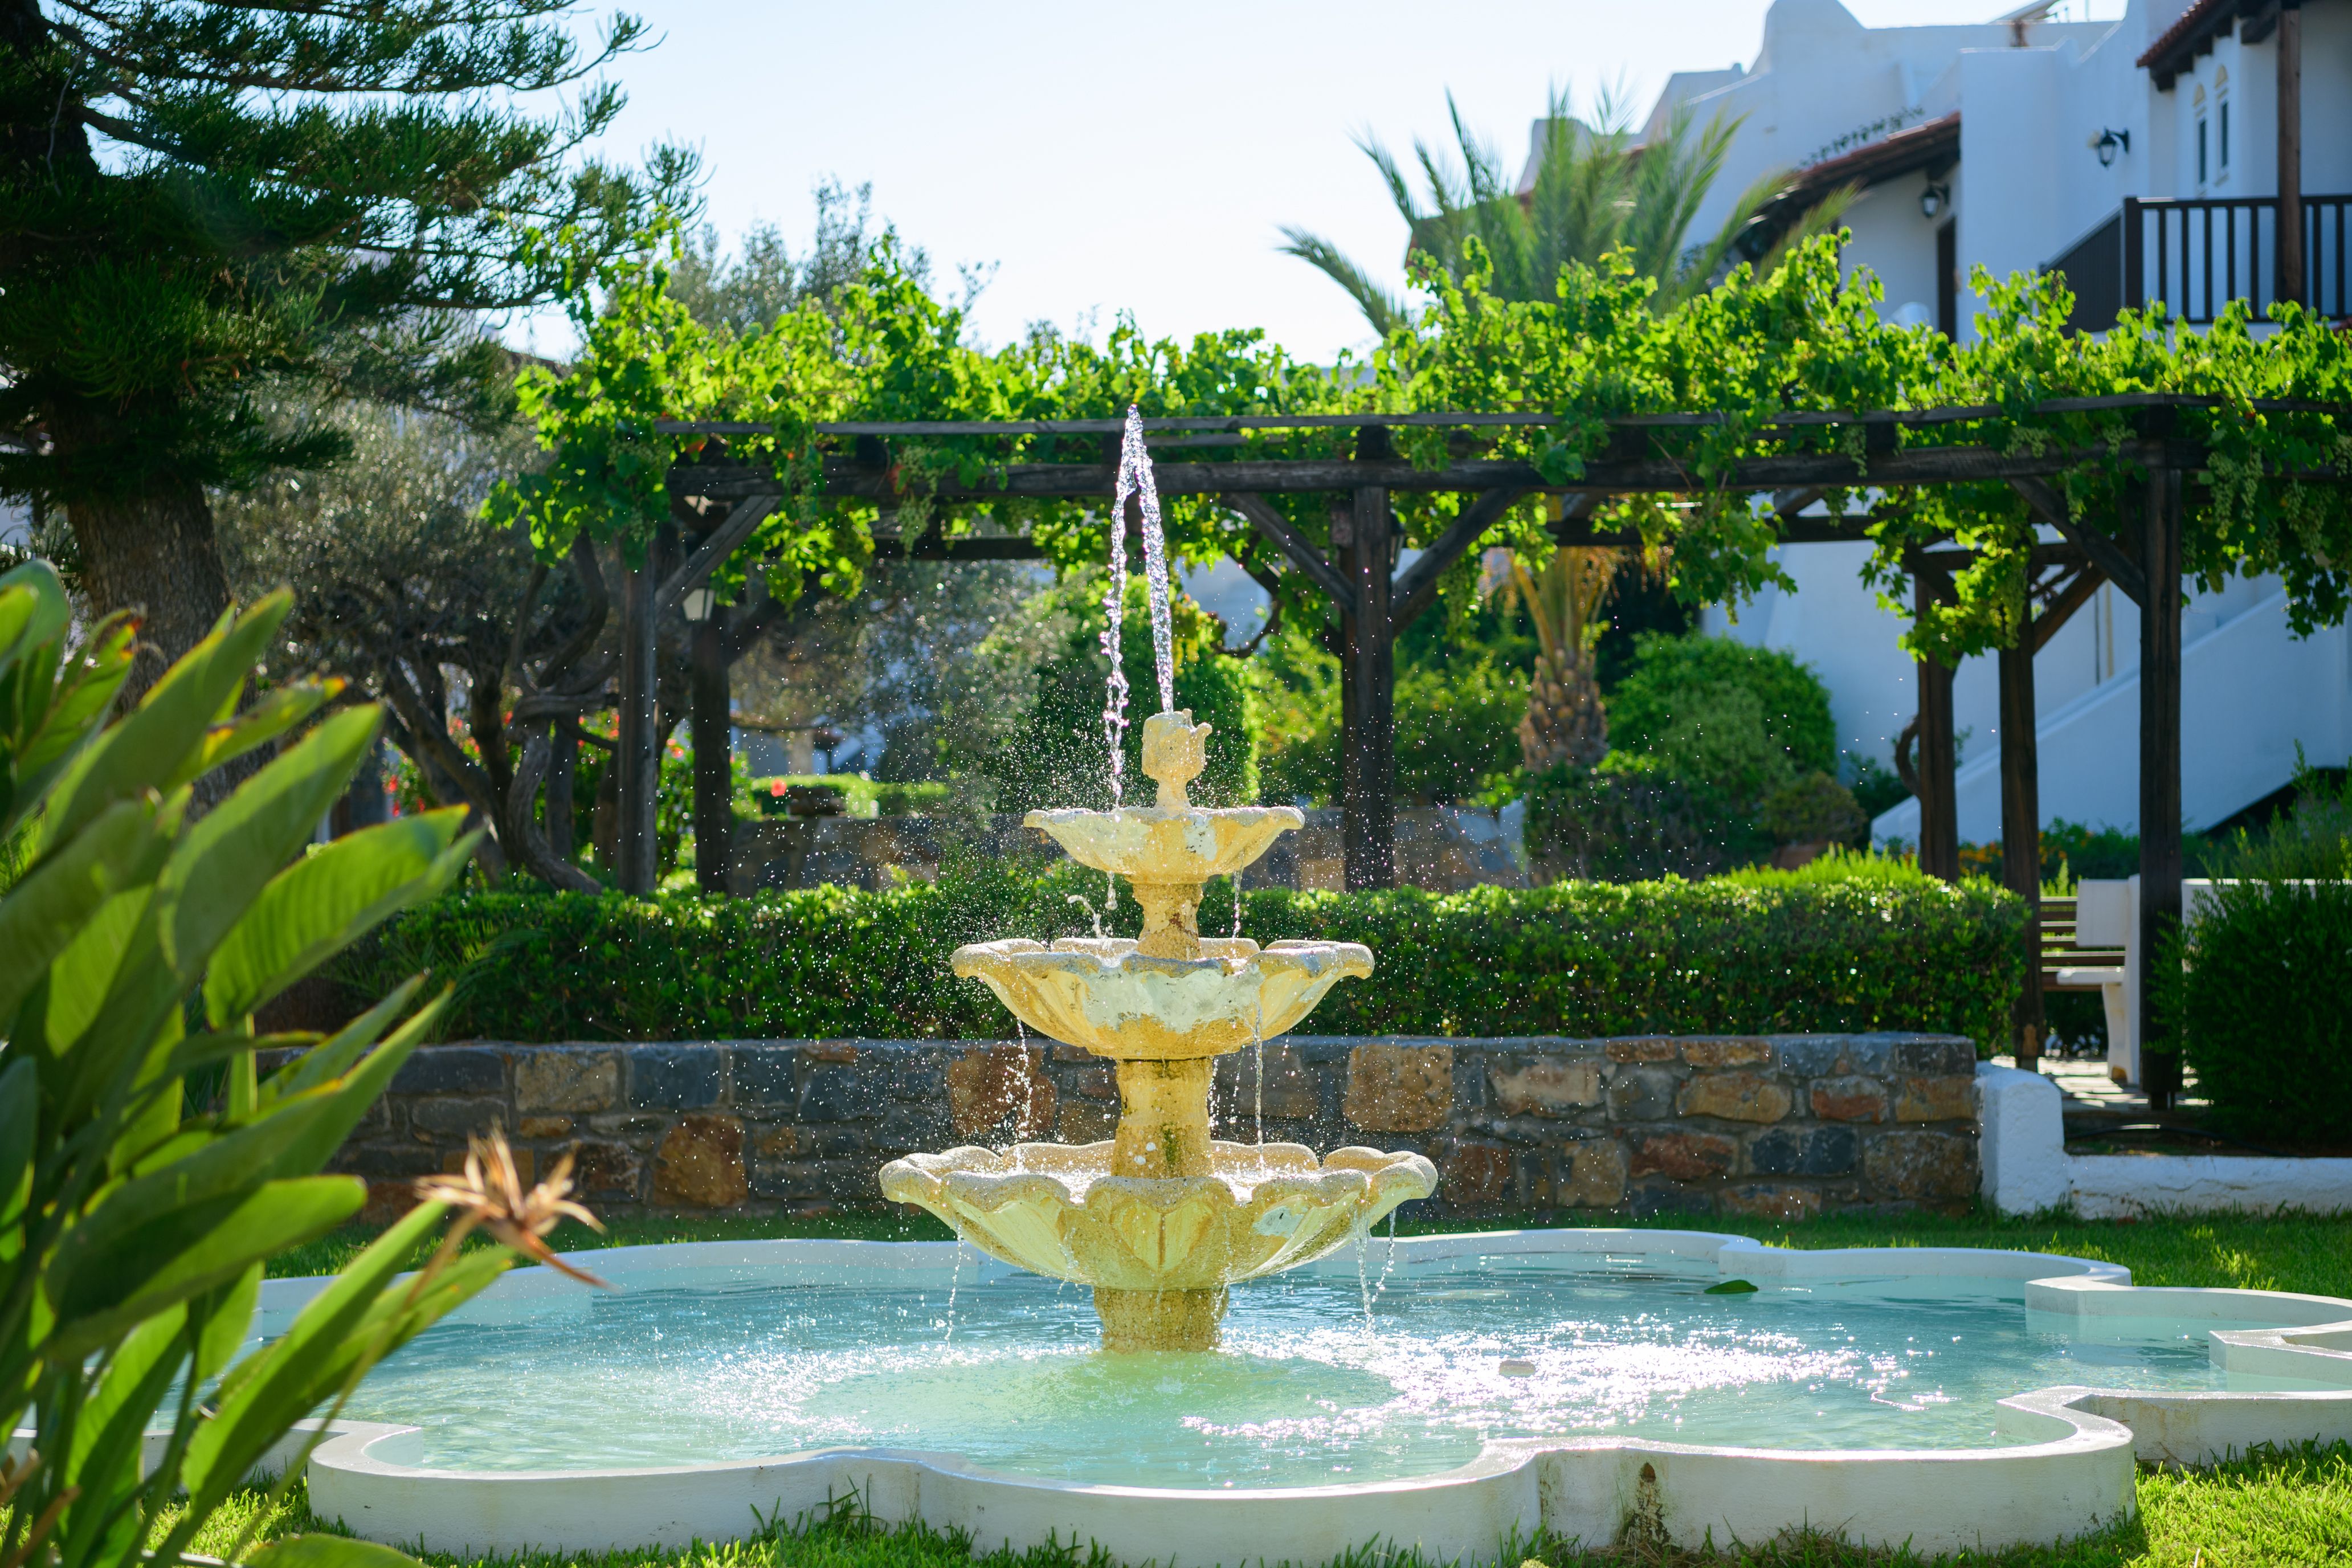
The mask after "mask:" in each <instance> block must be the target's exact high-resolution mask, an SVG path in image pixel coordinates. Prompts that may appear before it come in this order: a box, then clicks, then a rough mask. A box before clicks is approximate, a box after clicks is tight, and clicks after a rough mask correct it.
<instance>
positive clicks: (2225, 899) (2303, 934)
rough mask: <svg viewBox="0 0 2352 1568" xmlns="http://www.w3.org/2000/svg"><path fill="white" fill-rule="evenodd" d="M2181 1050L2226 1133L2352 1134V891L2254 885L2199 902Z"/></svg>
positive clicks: (2218, 890)
mask: <svg viewBox="0 0 2352 1568" xmlns="http://www.w3.org/2000/svg"><path fill="white" fill-rule="evenodd" d="M2200 902H2201V903H2203V905H2204V909H2203V912H2202V914H2201V916H2200V919H2199V920H2198V921H2197V923H2196V924H2195V925H2194V926H2192V927H2191V928H2190V929H2189V942H2188V944H2187V957H2188V963H2189V967H2188V972H2187V973H2186V974H2185V975H2184V976H2183V977H2182V984H2181V987H2180V996H2181V1006H2180V1012H2179V1017H2180V1020H2181V1042H2182V1043H2181V1049H2182V1054H2183V1055H2184V1056H2185V1057H2186V1058H2187V1059H2188V1062H2189V1066H2190V1067H2191V1068H2194V1070H2195V1071H2196V1074H2197V1083H2198V1089H2199V1092H2200V1093H2201V1094H2202V1095H2203V1096H2204V1097H2205V1098H2206V1099H2208V1100H2211V1101H2212V1104H2213V1110H2212V1114H2211V1117H2210V1120H2211V1121H2213V1122H2214V1124H2215V1125H2216V1126H2218V1127H2221V1128H2223V1129H2225V1130H2227V1131H2231V1132H2235V1133H2237V1134H2239V1135H2240V1136H2242V1137H2247V1138H2253V1139H2274V1140H2277V1141H2280V1142H2294V1143H2328V1144H2338V1143H2341V1142H2343V1141H2344V1129H2345V1128H2346V1127H2347V1125H2352V1056H2348V1055H2347V1053H2346V1051H2345V1049H2344V1044H2345V1037H2344V1009H2345V998H2346V997H2347V996H2352V883H2347V882H2344V881H2341V880H2327V881H2305V880H2270V879H2247V880H2243V881H2239V882H2235V883H2223V884H2221V885H2218V886H2217V887H2215V889H2213V890H2212V891H2211V892H2210V894H2205V895H2202V896H2201V897H2200Z"/></svg>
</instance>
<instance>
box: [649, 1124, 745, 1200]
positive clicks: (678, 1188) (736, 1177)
mask: <svg viewBox="0 0 2352 1568" xmlns="http://www.w3.org/2000/svg"><path fill="white" fill-rule="evenodd" d="M749 1196H751V1184H750V1183H749V1182H747V1181H746V1180H745V1179H744V1176H743V1124H742V1123H741V1122H740V1121H736V1120H735V1119H734V1118H733V1117H731V1116H716V1115H708V1114H705V1115H691V1116H681V1117H679V1118H678V1119H677V1124H676V1125H675V1126H673V1127H671V1128H670V1130H669V1132H668V1135H667V1136H666V1137H664V1138H663V1139H662V1142H661V1150H660V1152H658V1153H656V1155H655V1156H654V1197H653V1201H654V1202H655V1203H656V1204H659V1205H663V1206H664V1207H667V1208H697V1209H723V1208H732V1207H733V1206H734V1205H737V1204H740V1203H741V1202H742V1201H743V1200H744V1199H745V1198H747V1197H749Z"/></svg>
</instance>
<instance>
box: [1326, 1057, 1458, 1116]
mask: <svg viewBox="0 0 2352 1568" xmlns="http://www.w3.org/2000/svg"><path fill="white" fill-rule="evenodd" d="M1453 1109H1454V1047H1452V1046H1391V1045H1361V1046H1358V1047H1355V1048H1354V1049H1352V1050H1350V1051H1349V1053H1348V1093H1347V1099H1346V1100H1345V1102H1344V1104H1343V1106H1342V1108H1341V1113H1342V1114H1343V1115H1345V1116H1346V1117H1347V1119H1348V1121H1349V1123H1350V1124H1351V1125H1353V1126H1355V1127H1358V1128H1360V1129H1361V1130H1362V1131H1367V1132H1427V1131H1433V1130H1434V1129H1436V1128H1439V1127H1443V1126H1444V1125H1445V1123H1446V1121H1447V1120H1448V1119H1449V1118H1450V1116H1451V1115H1452V1113H1453Z"/></svg>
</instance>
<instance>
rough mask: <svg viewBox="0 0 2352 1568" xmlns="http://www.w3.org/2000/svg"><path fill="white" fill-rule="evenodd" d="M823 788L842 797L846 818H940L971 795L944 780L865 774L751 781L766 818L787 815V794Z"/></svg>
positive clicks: (787, 775) (782, 776)
mask: <svg viewBox="0 0 2352 1568" xmlns="http://www.w3.org/2000/svg"><path fill="white" fill-rule="evenodd" d="M791 789H821V790H827V791H830V792H832V793H833V794H834V795H838V796H840V797H841V812H840V815H841V816H943V815H946V814H947V813H949V812H950V811H952V810H955V809H957V808H958V807H959V806H961V805H963V804H964V803H965V802H967V801H968V800H969V799H970V798H971V792H970V791H968V790H960V789H959V788H958V787H957V785H955V784H950V783H945V782H940V781H936V780H935V781H931V782H929V783H924V784H889V783H885V782H883V781H880V780H877V779H869V778H867V777H866V775H865V774H863V773H782V774H778V775H777V776H775V777H773V778H761V779H753V780H751V803H752V804H753V805H756V806H757V807H758V808H759V810H760V812H761V814H762V815H763V816H785V815H787V807H786V805H785V798H786V797H785V793H784V792H785V791H787V790H791Z"/></svg>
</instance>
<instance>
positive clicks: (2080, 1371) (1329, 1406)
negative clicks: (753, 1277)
mask: <svg viewBox="0 0 2352 1568" xmlns="http://www.w3.org/2000/svg"><path fill="white" fill-rule="evenodd" d="M1381 1252H1382V1248H1381V1245H1380V1244H1379V1243H1377V1242H1375V1243H1374V1244H1373V1245H1372V1248H1371V1256H1370V1278H1369V1279H1368V1280H1367V1281H1365V1282H1362V1283H1360V1281H1359V1280H1358V1279H1357V1278H1356V1277H1355V1276H1354V1275H1353V1274H1352V1273H1349V1274H1347V1275H1344V1276H1338V1277H1334V1276H1330V1275H1320V1276H1301V1275H1287V1276H1284V1277H1281V1278H1278V1279H1271V1280H1265V1281H1260V1282H1257V1283H1254V1284H1250V1285H1244V1286H1240V1287H1236V1288H1235V1289H1234V1292H1233V1307H1232V1311H1231V1314H1230V1316H1229V1317H1228V1318H1227V1320H1226V1324H1225V1346H1224V1349H1223V1351H1221V1352H1215V1353H1213V1354H1192V1355H1187V1354H1169V1355H1135V1356H1106V1355H1103V1354H1101V1353H1100V1352H1097V1350H1096V1349H1095V1324H1094V1314H1093V1310H1092V1306H1091V1302H1090V1300H1089V1298H1088V1296H1087V1292H1086V1291H1085V1290H1083V1289H1079V1288H1076V1287H1071V1286H1061V1285H1057V1284H1056V1283H1055V1281H1052V1280H1048V1279H1036V1278H1034V1277H1032V1276H1028V1275H1015V1276H1013V1277H1012V1278H1009V1279H994V1280H991V1281H989V1282H987V1283H984V1284H974V1283H972V1282H971V1274H970V1272H969V1271H968V1270H967V1272H966V1273H965V1275H964V1282H963V1284H962V1286H961V1289H959V1290H957V1291H956V1292H955V1294H954V1300H953V1304H952V1310H950V1292H949V1290H948V1289H945V1288H944V1287H940V1286H930V1287H928V1288H923V1289H868V1288H850V1287H843V1286H797V1287H796V1286H792V1285H773V1286H768V1285H758V1286H753V1285H738V1286H734V1287H730V1288H726V1289H646V1288H643V1287H640V1288H635V1289H627V1290H623V1291H615V1292H610V1293H602V1292H598V1293H591V1294H590V1295H589V1297H588V1300H586V1303H585V1306H584V1310H583V1307H582V1305H581V1303H580V1301H579V1300H577V1299H573V1300H570V1301H568V1302H565V1303H562V1305H560V1306H555V1307H551V1310H548V1311H547V1312H546V1313H545V1314H543V1315H539V1316H532V1317H527V1318H525V1319H523V1320H522V1321H508V1322H498V1323H479V1322H477V1323H467V1322H450V1323H444V1324H442V1325H439V1326H437V1327H436V1328H434V1329H432V1330H430V1331H427V1332H425V1334H424V1335H422V1336H420V1337H419V1338H418V1339H417V1340H416V1341H415V1342H414V1343H413V1344H411V1345H410V1346H408V1347H407V1348H406V1349H404V1351H402V1352H400V1353H399V1354H398V1355H397V1356H395V1357H394V1358H393V1359H392V1360H390V1361H388V1362H387V1363H385V1364H384V1365H383V1366H382V1367H380V1368H378V1369H377V1371H376V1372H375V1373H374V1374H373V1375H372V1376H371V1377H370V1378H369V1379H368V1381H367V1383H366V1384H364V1385H363V1386H362V1388H361V1389H360V1390H359V1392H358V1394H356V1395H355V1396H354V1398H353V1399H352V1402H351V1405H349V1406H348V1407H347V1411H346V1414H347V1415H352V1416H354V1417H358V1418H360V1419H363V1420H377V1421H398V1422H404V1423H409V1424H414V1425H417V1426H423V1427H424V1428H425V1436H424V1439H423V1443H424V1451H423V1455H422V1458H420V1459H419V1460H417V1461H416V1462H419V1463H422V1464H424V1465H426V1466H428V1467H433V1468H462V1469H490V1470H530V1469H554V1470H561V1469H589V1468H609V1467H633V1466H651V1465H675V1464H694V1463H709V1462H712V1461H721V1460H730V1459H748V1458H764V1457H772V1456H775V1455H780V1454H786V1453H792V1452H795V1451H799V1450H803V1449H808V1448H816V1447H833V1446H840V1445H848V1446H856V1447H890V1448H898V1449H919V1450H929V1451H934V1452H940V1453H949V1454H958V1455H961V1456H963V1457H964V1458H967V1459H969V1460H971V1461H972V1462H973V1463H975V1464H978V1465H981V1466H983V1467H986V1468H994V1469H1001V1470H1007V1471H1013V1472H1018V1473H1022V1474H1026V1475H1034V1476H1044V1477H1053V1478H1056V1479H1066V1480H1081V1481H1092V1482H1103V1483H1113V1484H1128V1485H1139V1486H1171V1487H1268V1486H1314V1485H1328V1484H1332V1483H1334V1482H1340V1481H1349V1480H1358V1481H1361V1480H1376V1479H1396V1478H1403V1477H1411V1476H1419V1475H1428V1474H1432V1473H1434V1472H1437V1471H1441V1470H1446V1469H1451V1468H1454V1467H1455V1466H1457V1465H1461V1464H1463V1463H1465V1462H1466V1461H1468V1460H1470V1459H1471V1458H1475V1456H1476V1455H1477V1453H1478V1450H1479V1447H1480V1446H1481V1445H1482V1444H1483V1443H1484V1442H1485V1441H1486V1439H1488V1438H1495V1437H1571V1436H1604V1435H1611V1434H1621V1435H1633V1436H1647V1437H1656V1438H1663V1439H1665V1440H1668V1441H1673V1442H1685V1443H1708V1444H1729V1445H1738V1446H1753V1447H1782V1448H1814V1449H1819V1448H1891V1447H1988V1446H1996V1445H1998V1444H2000V1442H2002V1441H2004V1440H2006V1441H2010V1442H2015V1441H2018V1440H2019V1439H2017V1438H2015V1437H2011V1438H2008V1439H2002V1438H2000V1437H1998V1436H1996V1435H1995V1433H1994V1430H1993V1419H1994V1411H1993V1405H1994V1403H1995V1402H1996V1401H1997V1400H1999V1399H2000V1398H2002V1397H2004V1396H2006V1395H2009V1394H2016V1393H2021V1392H2023V1391H2025V1390H2028V1389H2033V1388H2041V1387H2046V1386H2048V1385H2051V1384H2093V1385H2097V1386H2104V1387H2131V1388H2141V1389H2215V1388H2220V1387H2222V1386H2223V1383H2222V1381H2221V1373H2220V1372H2218V1371H2217V1370H2215V1369H2213V1368H2212V1367H2210V1365H2209V1363H2208V1360H2207V1355H2206V1349H2205V1346H2206V1340H2205V1331H2206V1330H2207V1329H2208V1328H2214V1327H2231V1326H2239V1325H2231V1324H2215V1323H2202V1324H2198V1325H2194V1326H2191V1325H2185V1324H2166V1323H2140V1324H2135V1325H2130V1326H2127V1327H2126V1328H2124V1329H2123V1330H2122V1331H2116V1330H2114V1329H2103V1330H2102V1331H2101V1333H2102V1338H2101V1341H2100V1342H2096V1343H2093V1342H2085V1341H2082V1340H2076V1339H2074V1338H2070V1337H2068V1336H2067V1335H2066V1334H2064V1333H2062V1332H2056V1331H2052V1327H2053V1325H2052V1324H2051V1323H2050V1322H2048V1321H2044V1320H2042V1319H2038V1318H2037V1319H2035V1320H2034V1321H2032V1322H2031V1323H2029V1321H2028V1320H2027V1315H2026V1312H2025V1310H2024V1309H2023V1307H2022V1305H2021V1303H2020V1300H2019V1299H2018V1289H2017V1287H2015V1286H2014V1285H1996V1284H1992V1283H1990V1282H1984V1281H1969V1280H1951V1281H1937V1282H1935V1283H1936V1288H1937V1289H1938V1290H1939V1291H1948V1293H1945V1294H1940V1295H1938V1296H1937V1297H1936V1298H1934V1299H1928V1300H1921V1299H1918V1298H1917V1297H1916V1295H1908V1294H1897V1293H1896V1292H1898V1291H1904V1290H1916V1289H1918V1285H1917V1284H1916V1282H1915V1283H1908V1284H1906V1283H1905V1282H1898V1281H1885V1282H1882V1283H1880V1284H1875V1285H1874V1284H1873V1283H1872V1282H1870V1281H1866V1280H1865V1281H1858V1282H1854V1283H1851V1284H1848V1285H1844V1286H1842V1287H1837V1288H1834V1289H1832V1288H1821V1289H1813V1290H1779V1289H1766V1290H1761V1291H1759V1292H1757V1293H1755V1294H1753V1295H1745V1296H1710V1295H1707V1294H1706V1293H1705V1288H1706V1285H1707V1284H1708V1283H1711V1282H1713V1280H1714V1279H1715V1276H1714V1275H1713V1274H1712V1273H1711V1272H1710V1273H1709V1274H1708V1275H1707V1276H1706V1278H1704V1279H1700V1278H1685V1277H1676V1276H1674V1275H1671V1274H1664V1275H1661V1274H1643V1273H1639V1272H1628V1271H1625V1270H1622V1269H1620V1270H1618V1271H1613V1272H1571V1271H1567V1270H1564V1269H1562V1268H1559V1265H1558V1263H1557V1262H1547V1263H1545V1264H1543V1265H1541V1266H1531V1265H1530V1264H1529V1263H1528V1261H1526V1260H1520V1261H1517V1262H1515V1261H1513V1260H1511V1259H1507V1258H1488V1259H1485V1260H1479V1259H1470V1260H1466V1261H1465V1262H1459V1263H1455V1264H1453V1265H1449V1266H1448V1267H1447V1268H1444V1269H1443V1270H1440V1271H1435V1272H1422V1271H1416V1272H1415V1273H1413V1274H1412V1276H1410V1277H1408V1276H1407V1275H1406V1274H1405V1272H1404V1271H1402V1270H1400V1271H1398V1273H1397V1274H1396V1276H1395V1277H1393V1278H1391V1279H1388V1280H1387V1281H1386V1283H1385V1288H1384V1289H1381V1288H1380V1286H1379V1281H1380V1275H1381ZM1368 1298H1370V1310H1369V1313H1368V1311H1367V1299H1368ZM1506 1360H1512V1361H1521V1362H1526V1363H1532V1365H1533V1372H1532V1374H1530V1375H1521V1376H1509V1375H1506V1374H1505V1373H1504V1371H1503V1367H1502V1363H1504V1362H1505V1361H1506Z"/></svg>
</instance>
